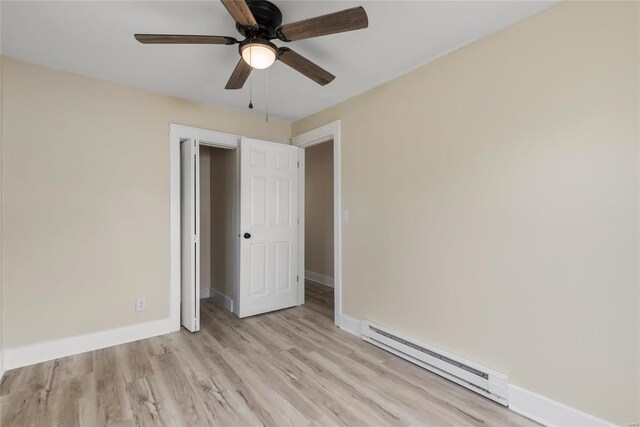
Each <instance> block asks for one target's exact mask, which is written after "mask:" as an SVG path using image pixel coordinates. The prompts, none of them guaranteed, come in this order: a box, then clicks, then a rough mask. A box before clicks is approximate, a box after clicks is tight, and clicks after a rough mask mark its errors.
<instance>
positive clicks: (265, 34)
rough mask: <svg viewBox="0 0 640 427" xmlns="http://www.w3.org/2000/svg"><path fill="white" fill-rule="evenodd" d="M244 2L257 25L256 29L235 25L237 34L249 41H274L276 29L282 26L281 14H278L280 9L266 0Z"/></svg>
mask: <svg viewBox="0 0 640 427" xmlns="http://www.w3.org/2000/svg"><path fill="white" fill-rule="evenodd" d="M246 1H247V5H248V6H249V9H250V10H251V13H252V14H253V16H254V18H255V20H256V22H257V23H258V29H257V30H256V29H253V28H251V27H246V26H244V25H240V24H238V23H236V28H237V29H238V32H239V33H240V34H242V35H243V36H244V37H246V38H249V39H266V40H272V39H275V38H276V37H277V35H276V29H277V28H278V27H279V26H281V25H282V12H280V9H278V7H277V6H276V5H275V4H273V3H271V2H270V1H267V0H246Z"/></svg>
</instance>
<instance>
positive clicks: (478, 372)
mask: <svg viewBox="0 0 640 427" xmlns="http://www.w3.org/2000/svg"><path fill="white" fill-rule="evenodd" d="M360 325H361V326H360V328H361V335H362V338H363V339H364V340H365V341H368V342H370V343H371V344H373V345H376V346H378V347H380V348H382V349H384V350H387V351H388V352H391V353H393V354H395V355H396V356H399V357H402V358H403V359H406V360H408V361H410V362H412V363H414V364H416V365H418V366H421V367H423V368H425V369H428V370H430V371H431V372H434V373H436V374H438V375H440V376H442V377H444V378H447V379H448V380H451V381H453V382H455V383H457V384H460V385H461V386H463V387H466V388H468V389H469V390H472V391H475V392H476V393H478V394H481V395H482V396H485V397H487V398H489V399H491V400H494V401H496V402H498V403H500V404H501V405H504V406H508V405H509V393H508V386H509V377H508V376H506V375H504V374H501V373H500V372H496V371H494V370H492V369H489V368H485V367H483V366H480V365H478V364H477V363H473V362H470V361H468V360H464V359H462V358H460V357H458V356H455V355H453V354H450V353H447V352H445V351H442V350H439V349H437V348H434V347H432V346H428V345H425V344H421V343H418V342H416V341H415V340H413V339H411V338H407V337H403V336H401V335H399V334H397V333H395V332H392V331H390V330H388V329H386V328H384V327H382V326H378V325H376V324H374V323H371V322H367V321H363V322H361V324H360Z"/></svg>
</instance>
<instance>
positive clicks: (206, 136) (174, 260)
mask: <svg viewBox="0 0 640 427" xmlns="http://www.w3.org/2000/svg"><path fill="white" fill-rule="evenodd" d="M186 140H189V141H194V140H195V141H198V143H199V145H207V146H210V147H220V148H227V149H235V150H236V165H237V162H238V159H239V157H238V154H239V150H237V148H238V147H239V144H240V136H238V135H232V134H229V133H224V132H216V131H211V130H206V129H199V128H194V127H189V126H183V125H178V124H173V123H170V124H169V188H170V190H169V192H170V194H169V204H170V217H169V218H170V219H169V222H170V248H171V249H170V281H169V286H170V288H169V295H170V301H169V317H170V318H171V323H172V324H173V326H174V327H175V328H176V330H178V329H180V285H181V275H180V142H181V141H186ZM236 169H239V168H237V167H236ZM238 172H239V170H237V171H236V175H237V173H238ZM237 183H238V179H237V177H236V185H237ZM238 200H239V199H238V191H237V189H236V204H238ZM236 209H237V207H236ZM236 212H238V211H237V210H236ZM236 217H237V215H236ZM234 222H235V227H236V231H237V229H238V223H237V218H234ZM234 249H235V251H236V253H235V254H234V263H235V265H234V282H235V283H234V294H237V288H236V286H237V278H238V271H237V270H238V262H237V260H238V253H237V251H238V245H237V243H236V245H235V247H234ZM233 298H234V299H235V298H236V296H235V295H234V296H233Z"/></svg>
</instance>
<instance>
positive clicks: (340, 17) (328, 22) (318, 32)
mask: <svg viewBox="0 0 640 427" xmlns="http://www.w3.org/2000/svg"><path fill="white" fill-rule="evenodd" d="M368 26H369V19H368V18H367V12H365V10H364V8H363V7H362V6H358V7H354V8H351V9H345V10H343V11H341V12H335V13H330V14H328V15H322V16H317V17H315V18H311V19H305V20H303V21H298V22H293V23H291V24H287V25H283V26H282V27H280V28H278V30H277V35H278V38H279V39H280V40H282V41H285V42H292V41H296V40H303V39H309V38H311V37H320V36H326V35H329V34H336V33H343V32H345V31H353V30H359V29H362V28H367V27H368Z"/></svg>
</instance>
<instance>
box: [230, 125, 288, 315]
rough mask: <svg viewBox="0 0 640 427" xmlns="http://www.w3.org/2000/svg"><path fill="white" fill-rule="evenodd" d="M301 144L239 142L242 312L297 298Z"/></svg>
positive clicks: (257, 311)
mask: <svg viewBox="0 0 640 427" xmlns="http://www.w3.org/2000/svg"><path fill="white" fill-rule="evenodd" d="M298 150H300V149H299V148H297V147H294V146H291V145H285V144H278V143H274V142H267V141H258V140H253V139H248V138H243V139H242V141H241V146H240V159H241V160H240V236H239V238H240V241H241V242H240V289H239V296H238V304H239V306H238V315H239V316H240V317H246V316H252V315H254V314H260V313H265V312H268V311H273V310H279V309H282V308H287V307H291V306H294V305H296V304H297V303H298V283H299V282H298V280H299V277H298V276H299V274H298V271H297V269H298V262H297V257H298V247H297V246H298V230H299V225H298V223H299V220H298V170H299V169H298Z"/></svg>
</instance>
